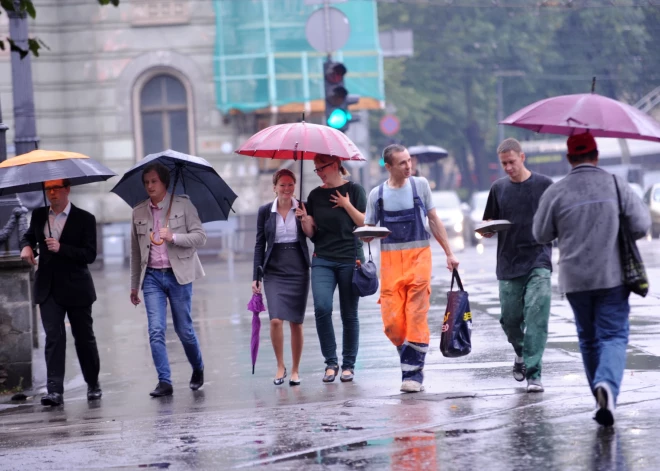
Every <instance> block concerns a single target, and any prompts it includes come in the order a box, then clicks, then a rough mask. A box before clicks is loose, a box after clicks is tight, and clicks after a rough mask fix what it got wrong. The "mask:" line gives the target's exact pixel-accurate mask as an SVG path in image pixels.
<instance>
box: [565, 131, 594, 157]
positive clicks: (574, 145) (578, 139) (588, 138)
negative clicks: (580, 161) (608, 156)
mask: <svg viewBox="0 0 660 471" xmlns="http://www.w3.org/2000/svg"><path fill="white" fill-rule="evenodd" d="M566 145H567V146H568V155H584V154H588V153H589V152H593V151H595V150H598V147H597V146H596V140H595V139H594V137H593V136H592V135H591V133H588V132H585V133H582V134H573V135H572V136H570V137H569V138H568V141H566Z"/></svg>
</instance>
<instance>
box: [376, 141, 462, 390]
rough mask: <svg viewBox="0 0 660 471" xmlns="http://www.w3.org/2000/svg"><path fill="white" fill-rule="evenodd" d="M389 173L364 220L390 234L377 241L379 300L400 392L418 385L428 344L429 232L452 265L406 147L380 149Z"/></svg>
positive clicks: (446, 243) (426, 191)
mask: <svg viewBox="0 0 660 471" xmlns="http://www.w3.org/2000/svg"><path fill="white" fill-rule="evenodd" d="M383 158H384V160H385V168H386V169H387V171H388V172H389V173H390V177H389V179H388V180H387V181H386V182H384V183H382V184H381V185H379V186H378V187H376V188H374V189H373V190H372V191H371V193H370V194H369V200H368V203H367V212H366V216H365V220H364V222H365V224H366V225H376V223H378V222H380V225H381V226H383V227H386V228H388V229H389V230H390V231H391V234H390V235H388V236H387V237H386V238H385V239H383V240H382V242H381V270H380V273H381V289H380V305H381V314H382V317H383V325H384V328H385V335H387V337H388V338H389V339H390V341H391V342H392V343H393V344H394V345H395V346H396V347H397V350H398V352H399V356H400V358H401V371H402V384H401V391H403V392H419V391H423V389H424V387H423V386H422V382H423V381H424V374H423V369H424V360H425V357H426V352H427V351H428V348H429V337H430V332H429V326H428V318H427V316H428V310H429V306H430V298H431V247H430V241H429V239H430V234H429V233H428V232H427V231H426V229H425V228H424V216H427V217H428V220H429V227H430V229H431V232H432V233H433V236H434V237H435V238H436V240H437V241H438V243H439V244H440V245H441V246H442V248H443V249H444V251H445V254H446V255H447V268H449V270H450V271H451V270H453V269H454V268H457V267H458V260H457V259H456V257H455V256H454V254H453V253H452V251H451V248H450V247H449V241H448V238H447V231H446V230H445V228H444V226H443V225H442V222H441V221H440V218H439V217H438V215H437V214H436V212H435V208H434V207H433V202H432V200H431V188H430V186H429V183H428V181H427V180H426V179H425V178H423V177H411V160H410V154H409V153H408V150H407V149H406V148H405V147H403V146H401V145H398V144H392V145H390V146H387V147H386V148H385V150H384V151H383Z"/></svg>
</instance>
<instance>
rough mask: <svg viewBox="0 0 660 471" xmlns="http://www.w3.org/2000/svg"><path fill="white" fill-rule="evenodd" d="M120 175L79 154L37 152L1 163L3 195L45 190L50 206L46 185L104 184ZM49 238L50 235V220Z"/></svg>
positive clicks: (46, 202)
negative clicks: (59, 183) (103, 182)
mask: <svg viewBox="0 0 660 471" xmlns="http://www.w3.org/2000/svg"><path fill="white" fill-rule="evenodd" d="M115 175H117V174H116V173H115V172H113V171H112V170H110V169H109V168H108V167H106V166H105V165H102V164H100V163H99V162H97V161H96V160H94V159H91V158H89V157H88V156H86V155H83V154H78V153H76V152H64V151H57V150H44V149H38V150H33V151H32V152H28V153H27V154H22V155H19V156H17V157H14V158H12V159H8V160H5V161H4V162H1V163H0V196H4V195H12V194H14V193H27V192H30V191H42V192H43V195H44V206H48V200H47V199H46V189H45V187H44V183H45V182H47V181H49V180H68V181H69V184H71V185H83V184H85V183H94V182H100V181H105V180H107V179H108V178H111V177H114V176H115ZM46 222H47V223H48V232H49V234H48V235H51V234H50V220H48V219H47V220H46Z"/></svg>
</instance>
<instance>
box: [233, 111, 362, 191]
mask: <svg viewBox="0 0 660 471" xmlns="http://www.w3.org/2000/svg"><path fill="white" fill-rule="evenodd" d="M236 153H237V154H241V155H249V156H250V157H264V158H269V159H285V160H289V159H293V160H298V159H300V193H301V195H302V192H303V160H314V157H315V156H316V155H317V154H325V155H331V156H333V157H338V158H339V159H341V160H356V161H363V160H366V159H365V158H364V156H363V155H362V153H361V152H360V150H359V149H358V148H357V146H356V145H355V144H354V143H353V141H351V140H350V139H349V137H348V136H347V135H346V134H344V133H343V132H341V131H338V130H336V129H334V128H331V127H328V126H321V125H320V124H311V123H306V122H305V121H302V122H300V123H288V124H276V125H275V126H269V127H267V128H266V129H263V130H261V131H259V132H258V133H256V134H255V135H253V136H252V137H251V138H250V139H248V140H247V141H246V142H245V144H243V145H242V146H241V147H239V148H238V150H236Z"/></svg>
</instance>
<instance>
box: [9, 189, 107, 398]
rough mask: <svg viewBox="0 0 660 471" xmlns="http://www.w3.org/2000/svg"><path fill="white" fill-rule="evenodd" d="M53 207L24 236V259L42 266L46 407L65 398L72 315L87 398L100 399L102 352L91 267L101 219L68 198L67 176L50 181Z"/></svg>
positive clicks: (37, 284)
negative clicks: (67, 326)
mask: <svg viewBox="0 0 660 471" xmlns="http://www.w3.org/2000/svg"><path fill="white" fill-rule="evenodd" d="M44 185H45V188H46V196H47V197H48V201H50V207H43V208H38V209H35V210H34V212H33V213H32V220H31V221H30V228H29V229H28V231H27V232H26V233H25V235H24V236H23V239H22V240H21V258H22V259H23V260H25V261H26V262H28V263H30V264H31V265H36V264H37V262H36V260H35V255H34V254H35V253H34V250H35V248H36V249H37V250H38V254H39V268H38V270H37V272H36V275H35V280H34V299H35V302H36V303H37V304H39V309H40V311H41V321H42V323H43V326H44V331H45V332H46V369H47V376H48V381H47V388H48V394H46V395H45V396H43V397H42V398H41V404H42V405H44V406H59V405H61V404H62V403H63V402H64V399H63V397H62V394H64V363H65V353H66V330H65V328H64V317H65V315H68V316H69V323H70V324H71V332H72V333H73V337H74V339H75V344H76V353H77V354H78V361H79V362H80V368H81V369H82V373H83V377H84V378H85V381H86V382H87V399H88V400H95V399H100V398H101V394H102V392H101V386H100V384H99V352H98V349H97V347H96V337H95V336H94V330H93V328H92V303H94V301H96V291H95V290H94V282H93V281H92V275H91V274H90V272H89V269H88V268H87V265H89V264H90V263H93V262H94V260H95V259H96V218H95V217H94V216H93V215H92V214H90V213H88V212H87V211H84V210H82V209H80V208H77V207H75V206H73V205H72V204H71V203H70V202H69V192H70V191H71V187H70V183H69V181H68V180H51V181H47V182H46V183H45V184H44Z"/></svg>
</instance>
